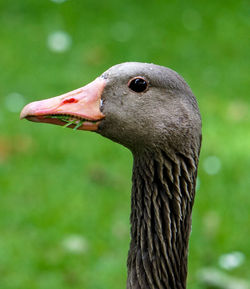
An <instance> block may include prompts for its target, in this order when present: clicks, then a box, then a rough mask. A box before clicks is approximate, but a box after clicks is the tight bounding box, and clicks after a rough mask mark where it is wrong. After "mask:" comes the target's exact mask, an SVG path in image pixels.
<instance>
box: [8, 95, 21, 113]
mask: <svg viewBox="0 0 250 289" xmlns="http://www.w3.org/2000/svg"><path fill="white" fill-rule="evenodd" d="M24 103H25V100H24V97H23V96H22V95H21V94H20V93H17V92H13V93H10V94H8V95H7V96H6V98H5V107H6V108H7V109H8V110H9V111H11V112H20V110H21V109H22V107H23V106H24Z"/></svg>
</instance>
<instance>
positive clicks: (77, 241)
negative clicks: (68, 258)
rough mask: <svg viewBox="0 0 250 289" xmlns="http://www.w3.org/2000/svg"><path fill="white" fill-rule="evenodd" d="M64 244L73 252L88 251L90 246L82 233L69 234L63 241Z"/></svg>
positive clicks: (65, 247)
mask: <svg viewBox="0 0 250 289" xmlns="http://www.w3.org/2000/svg"><path fill="white" fill-rule="evenodd" d="M62 246H63V248H64V249H65V250H66V251H68V252H70V253H73V254H80V253H86V252H87V251H88V247H89V246H88V242H87V240H86V239H85V238H84V237H82V236H80V235H69V236H68V237H66V238H65V239H64V240H63V241H62Z"/></svg>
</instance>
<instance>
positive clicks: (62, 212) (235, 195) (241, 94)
mask: <svg viewBox="0 0 250 289" xmlns="http://www.w3.org/2000/svg"><path fill="white" fill-rule="evenodd" d="M249 31H250V5H249V1H247V0H243V1H240V0H239V1H235V0H234V1H232V0H229V1H225V0H224V1H206V2H205V1H199V0H193V1H186V2H185V1H163V0H161V1H160V0H157V1H149V0H147V1H146V0H144V1H141V0H139V1H131V0H128V1H123V2H122V1H120V2H119V1H115V0H106V1H103V2H101V1H96V0H88V1H85V0H84V1H81V0H68V1H62V0H61V1H60V0H57V1H56V0H54V1H49V0H42V1H34V0H25V1H19V0H11V1H4V0H0V67H1V72H0V83H1V85H0V127H1V131H0V288H1V289H37V288H38V289H40V288H41V289H51V288H53V289H69V288H74V289H78V288H79V289H80V288H81V289H82V288H88V289H104V288H116V289H119V288H125V281H126V255H127V251H128V245H129V211H130V187H131V180H130V179H131V166H132V156H131V154H130V152H129V151H128V150H127V149H125V148H123V147H121V146H119V145H117V144H115V143H112V142H111V141H109V140H107V139H104V138H102V137H101V136H99V135H97V134H95V133H88V132H82V131H73V130H69V129H62V128H61V127H58V126H52V125H45V124H35V123H30V122H27V121H19V112H20V110H21V108H22V107H23V105H25V104H26V103H28V102H30V101H34V100H38V99H42V98H48V97H51V96H55V95H59V94H62V93H64V92H67V91H70V90H72V89H75V88H78V87H81V86H83V85H84V84H86V83H88V82H89V81H91V80H93V79H94V78H95V77H97V76H98V75H99V74H101V73H102V72H103V71H104V70H106V69H107V68H109V67H110V66H111V65H114V64H116V63H120V62H124V61H142V62H153V63H157V64H161V65H165V66H168V67H170V68H172V69H174V70H176V71H178V72H179V73H180V74H181V75H182V76H183V77H184V78H185V79H186V80H187V82H188V83H189V85H190V86H191V88H192V90H193V92H194V94H195V95H196V96H197V98H198V102H199V106H200V109H201V113H202V118H203V147H202V151H201V158H200V167H199V181H198V188H197V189H198V190H197V197H196V202H195V206H194V212H193V228H192V235H191V240H190V254H189V255H190V258H189V276H188V287H189V288H196V289H198V288H199V289H203V288H215V287H213V286H210V285H207V282H204V278H203V277H204V276H203V277H202V274H201V269H202V268H207V267H209V268H213V269H214V270H216V271H215V272H217V273H218V274H226V275H225V276H227V278H228V279H227V280H229V283H230V284H232V282H231V281H232V280H235V279H230V278H240V279H242V280H243V282H248V284H249V282H250V192H249V188H250V177H249V171H250V125H249V124H250V119H249V90H250V85H249V67H250V57H249V51H250V34H249ZM233 252H238V253H233ZM229 253H230V255H225V254H229ZM223 276H224V275H223ZM209 278H210V277H209ZM210 279H211V278H210ZM212 279H214V278H212ZM235 284H236V285H235V287H232V288H235V289H236V288H243V289H245V288H247V287H237V286H238V285H237V284H240V283H239V282H238V281H237V282H236V283H235ZM244 284H245V286H248V285H247V283H244ZM218 286H219V288H227V287H222V286H223V285H220V284H219V285H218ZM216 288H217V287H216ZM228 288H229V287H228Z"/></svg>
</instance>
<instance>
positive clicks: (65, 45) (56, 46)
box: [48, 31, 72, 52]
mask: <svg viewBox="0 0 250 289" xmlns="http://www.w3.org/2000/svg"><path fill="white" fill-rule="evenodd" d="M71 44H72V40H71V37H70V35H69V34H68V33H66V32H64V31H56V32H53V33H51V34H50V35H49V36H48V47H49V49H50V50H52V51H54V52H65V51H67V50H68V49H69V48H70V46H71Z"/></svg>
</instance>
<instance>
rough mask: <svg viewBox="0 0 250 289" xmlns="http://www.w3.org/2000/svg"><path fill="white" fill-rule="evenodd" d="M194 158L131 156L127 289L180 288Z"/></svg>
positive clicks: (162, 154)
mask: <svg viewBox="0 0 250 289" xmlns="http://www.w3.org/2000/svg"><path fill="white" fill-rule="evenodd" d="M197 160H198V157H197V158H196V157H192V156H185V155H183V154H171V158H170V157H169V156H168V154H167V153H165V152H164V151H159V152H157V153H155V152H154V153H151V154H150V153H148V154H144V155H143V156H135V155H134V166H133V187H132V195H131V217H130V221H131V243H130V250H129V255H128V262H127V266H128V279H127V289H149V288H150V289H156V288H157V289H185V288H186V277H187V255H188V240H189V234H190V229H191V213H192V206H193V201H194V195H195V181H196V174H197Z"/></svg>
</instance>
